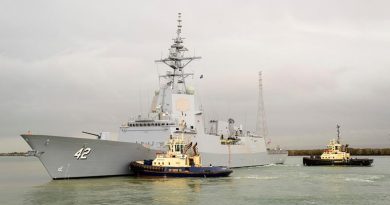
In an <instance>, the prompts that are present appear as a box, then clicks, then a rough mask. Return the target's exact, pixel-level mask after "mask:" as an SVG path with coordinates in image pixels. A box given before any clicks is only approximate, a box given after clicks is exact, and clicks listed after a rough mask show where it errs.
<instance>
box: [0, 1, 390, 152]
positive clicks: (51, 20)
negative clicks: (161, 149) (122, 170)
mask: <svg viewBox="0 0 390 205" xmlns="http://www.w3.org/2000/svg"><path fill="white" fill-rule="evenodd" d="M389 8H390V2H389V1H358V0H351V1H315V0H307V1H290V0H286V1H259V0H256V1H242V0H240V1H226V0H224V1H210V0H205V1H199V0H197V1H182V0H180V1H168V0H164V1H96V0H93V1H52V0H51V1H28V0H26V1H14V0H2V1H0V152H9V151H25V150H27V149H28V147H27V144H26V143H25V142H24V141H22V140H21V138H20V137H19V135H20V134H21V133H26V132H27V131H28V130H31V131H32V132H33V133H34V134H54V135H60V136H76V137H82V136H83V135H82V134H81V131H83V130H84V131H90V132H100V131H110V132H117V131H118V128H119V126H120V124H122V123H123V122H125V121H127V120H128V119H129V118H130V117H131V116H136V115H138V114H140V113H146V112H147V110H148V109H149V108H150V103H151V97H152V95H153V92H154V90H156V89H158V80H157V75H158V74H159V73H163V72H165V69H164V66H163V65H156V64H155V63H154V60H155V59H159V58H160V57H161V55H164V56H165V55H166V54H167V49H168V48H169V46H170V45H171V43H172V40H171V39H172V38H173V37H174V36H175V32H176V18H177V13H178V12H182V13H183V15H182V19H183V36H184V37H185V38H186V40H185V45H186V46H187V47H188V48H189V50H190V53H191V54H193V53H195V54H196V55H200V56H202V59H201V60H199V61H196V62H193V63H191V65H190V66H188V69H187V70H188V71H189V72H194V73H196V75H197V76H199V75H200V74H203V75H204V76H205V77H204V78H203V79H201V80H200V79H198V78H196V79H194V80H193V81H192V84H193V85H194V86H195V87H196V89H197V94H198V95H199V97H200V101H201V102H202V104H203V108H204V109H205V114H206V117H207V118H208V119H222V120H226V119H228V118H230V117H231V118H234V119H236V122H237V121H239V122H241V123H242V124H244V125H245V126H246V127H247V128H248V129H252V130H254V129H255V124H256V109H257V93H258V81H257V78H258V76H257V74H258V71H260V70H262V71H263V83H264V90H263V92H264V103H265V110H266V114H267V118H266V119H267V123H268V130H269V136H270V137H271V138H272V143H273V144H279V145H281V146H282V147H285V148H320V147H323V146H325V145H326V144H327V142H328V140H329V139H330V138H333V137H335V135H336V124H337V123H339V124H341V126H342V127H341V131H342V137H343V139H344V140H345V141H347V142H348V143H349V144H351V146H352V147H390V58H389V53H390V12H389V11H388V9H389ZM114 135H115V134H114Z"/></svg>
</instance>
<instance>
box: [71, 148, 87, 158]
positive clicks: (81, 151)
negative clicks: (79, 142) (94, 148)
mask: <svg viewBox="0 0 390 205" xmlns="http://www.w3.org/2000/svg"><path fill="white" fill-rule="evenodd" d="M90 152H91V148H89V147H85V148H84V147H83V148H81V149H79V151H77V152H76V153H74V155H73V156H74V157H76V159H87V156H88V154H89V153H90Z"/></svg>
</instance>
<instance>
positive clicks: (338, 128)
mask: <svg viewBox="0 0 390 205" xmlns="http://www.w3.org/2000/svg"><path fill="white" fill-rule="evenodd" d="M336 127H337V143H338V144H340V125H338V124H337V126H336Z"/></svg>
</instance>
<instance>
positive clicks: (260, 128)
mask: <svg viewBox="0 0 390 205" xmlns="http://www.w3.org/2000/svg"><path fill="white" fill-rule="evenodd" d="M257 103H258V107H257V123H256V133H257V134H258V135H259V136H261V137H264V138H266V137H267V135H268V129H267V121H266V118H265V110H264V100H263V79H262V72H261V71H260V72H259V96H258V102H257Z"/></svg>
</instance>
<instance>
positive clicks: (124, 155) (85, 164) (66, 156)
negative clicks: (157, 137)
mask: <svg viewBox="0 0 390 205" xmlns="http://www.w3.org/2000/svg"><path fill="white" fill-rule="evenodd" d="M22 137H23V138H24V139H25V141H26V142H27V143H28V144H29V145H30V147H31V148H32V149H33V150H34V152H35V156H36V157H38V158H39V160H40V161H41V162H42V164H43V166H44V167H45V169H46V171H47V172H48V174H49V175H50V176H51V178H53V179H69V178H84V177H104V176H120V175H129V174H131V172H129V169H128V164H129V162H130V161H133V160H142V159H145V158H152V157H154V156H155V153H156V151H155V150H151V149H147V148H145V147H144V146H142V145H140V144H136V143H128V142H117V141H109V140H97V139H85V138H73V137H59V136H49V135H22Z"/></svg>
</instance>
